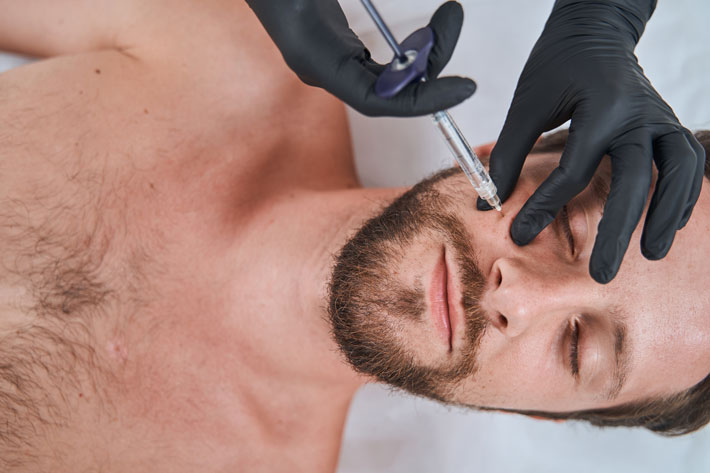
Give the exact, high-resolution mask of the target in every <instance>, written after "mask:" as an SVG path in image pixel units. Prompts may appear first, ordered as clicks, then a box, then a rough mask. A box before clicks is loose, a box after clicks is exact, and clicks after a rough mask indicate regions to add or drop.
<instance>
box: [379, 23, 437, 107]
mask: <svg viewBox="0 0 710 473" xmlns="http://www.w3.org/2000/svg"><path fill="white" fill-rule="evenodd" d="M399 46H400V48H402V51H404V54H405V56H406V57H407V62H405V63H404V64H403V63H402V61H401V60H400V59H399V58H397V57H395V58H394V59H393V60H392V62H390V63H389V64H388V65H387V68H386V69H385V70H384V71H383V72H382V74H380V76H379V77H378V78H377V81H376V82H375V95H377V96H378V97H382V98H385V99H388V98H390V97H394V96H395V95H397V94H398V93H399V91H400V90H402V89H403V88H404V87H406V86H407V85H408V84H410V83H411V82H414V81H416V80H419V79H421V78H422V77H424V74H425V73H426V69H427V62H428V60H429V53H430V52H431V48H432V47H434V31H432V29H431V28H429V27H428V26H426V27H424V28H421V29H419V30H417V31H415V32H414V33H412V34H410V35H409V36H407V39H405V40H404V41H402V42H401V43H400V45H399Z"/></svg>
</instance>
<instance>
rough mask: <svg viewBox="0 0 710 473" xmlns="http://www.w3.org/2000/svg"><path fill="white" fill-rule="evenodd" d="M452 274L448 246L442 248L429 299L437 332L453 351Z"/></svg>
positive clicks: (435, 268)
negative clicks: (450, 289) (449, 267)
mask: <svg viewBox="0 0 710 473" xmlns="http://www.w3.org/2000/svg"><path fill="white" fill-rule="evenodd" d="M449 281H450V274H449V271H448V267H447V264H446V248H445V247H444V248H442V251H441V256H440V257H439V260H438V261H437V263H436V266H435V267H434V272H433V273H432V279H431V287H430V288H429V301H430V303H431V310H430V312H431V318H432V323H433V325H434V328H435V329H436V333H437V335H438V336H439V338H440V339H441V341H442V342H443V343H444V344H445V345H446V346H447V348H448V350H449V352H451V351H452V349H453V346H452V333H453V331H452V329H451V317H450V303H449V297H450V296H449V290H448V289H449Z"/></svg>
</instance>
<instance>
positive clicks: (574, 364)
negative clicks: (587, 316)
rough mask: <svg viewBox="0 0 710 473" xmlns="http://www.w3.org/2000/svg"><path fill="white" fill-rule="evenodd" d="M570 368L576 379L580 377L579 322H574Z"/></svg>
mask: <svg viewBox="0 0 710 473" xmlns="http://www.w3.org/2000/svg"><path fill="white" fill-rule="evenodd" d="M569 352H570V353H569V360H570V368H571V369H572V374H573V375H574V376H575V377H578V376H579V322H578V321H577V320H576V319H575V320H574V321H573V322H572V337H571V341H570V350H569Z"/></svg>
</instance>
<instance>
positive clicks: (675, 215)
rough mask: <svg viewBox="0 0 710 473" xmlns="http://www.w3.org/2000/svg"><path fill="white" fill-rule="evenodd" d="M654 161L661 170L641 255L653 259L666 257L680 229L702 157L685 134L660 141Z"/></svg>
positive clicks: (678, 133)
mask: <svg viewBox="0 0 710 473" xmlns="http://www.w3.org/2000/svg"><path fill="white" fill-rule="evenodd" d="M653 159H654V161H655V162H656V167H657V168H658V179H657V181H656V190H655V191H654V192H653V197H652V198H651V204H650V205H649V207H648V213H647V215H646V223H645V224H644V227H643V235H642V236H641V252H642V253H643V255H644V256H645V257H646V258H647V259H650V260H658V259H661V258H663V257H664V256H666V254H667V253H668V250H670V248H671V244H672V243H673V238H674V237H675V232H676V231H677V230H678V227H679V226H680V222H681V219H682V218H683V213H684V211H685V209H686V207H687V205H688V196H689V195H690V191H691V189H692V186H693V181H694V179H695V173H696V169H697V167H698V166H697V161H698V157H697V155H696V154H695V150H694V149H693V147H692V146H691V145H690V143H688V140H687V138H686V137H685V134H684V133H683V132H682V131H680V130H679V131H674V132H672V133H668V134H666V135H663V136H661V137H659V138H657V139H656V140H655V142H654V144H653Z"/></svg>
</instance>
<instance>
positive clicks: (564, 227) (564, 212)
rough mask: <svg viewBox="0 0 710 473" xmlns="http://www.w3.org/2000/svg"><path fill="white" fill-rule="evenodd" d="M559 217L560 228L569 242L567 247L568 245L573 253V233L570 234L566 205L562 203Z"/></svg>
mask: <svg viewBox="0 0 710 473" xmlns="http://www.w3.org/2000/svg"><path fill="white" fill-rule="evenodd" d="M560 218H561V221H562V230H563V231H564V233H565V237H566V238H567V241H568V242H569V247H570V250H571V251H572V255H574V235H572V229H571V228H570V224H569V212H568V211H567V206H566V205H564V206H563V207H562V211H561V212H560Z"/></svg>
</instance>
